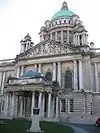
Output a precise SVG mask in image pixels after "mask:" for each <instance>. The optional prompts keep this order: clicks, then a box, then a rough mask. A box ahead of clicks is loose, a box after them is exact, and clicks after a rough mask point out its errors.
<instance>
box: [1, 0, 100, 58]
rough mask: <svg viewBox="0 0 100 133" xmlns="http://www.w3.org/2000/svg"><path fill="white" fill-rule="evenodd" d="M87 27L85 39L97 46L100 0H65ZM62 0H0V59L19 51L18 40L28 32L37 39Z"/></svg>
mask: <svg viewBox="0 0 100 133" xmlns="http://www.w3.org/2000/svg"><path fill="white" fill-rule="evenodd" d="M65 1H66V2H67V3H68V8H69V9H70V10H71V11H73V12H74V13H75V14H77V15H78V16H79V17H80V20H82V22H83V24H84V26H85V28H86V30H87V31H88V35H89V38H88V41H89V42H91V41H92V42H94V43H95V47H96V48H97V47H100V39H99V38H100V37H99V32H100V15H99V12H100V8H99V7H100V1H99V0H65ZM63 2H64V0H0V60H1V59H6V58H7V59H8V58H15V57H16V55H17V54H19V53H20V40H22V39H23V38H24V36H25V35H26V34H27V33H29V34H30V36H31V37H32V41H33V42H34V44H37V43H39V41H40V39H39V34H38V33H39V31H40V28H41V27H42V26H44V23H45V21H46V20H51V18H52V16H53V15H54V14H55V13H56V12H57V11H59V10H60V9H61V6H62V3H63Z"/></svg>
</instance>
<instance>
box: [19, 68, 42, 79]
mask: <svg viewBox="0 0 100 133" xmlns="http://www.w3.org/2000/svg"><path fill="white" fill-rule="evenodd" d="M42 76H43V75H42V74H41V73H39V72H36V71H33V70H30V71H27V72H25V73H24V74H23V75H22V76H21V77H23V78H41V77H42Z"/></svg>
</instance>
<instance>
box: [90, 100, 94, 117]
mask: <svg viewBox="0 0 100 133" xmlns="http://www.w3.org/2000/svg"><path fill="white" fill-rule="evenodd" d="M92 103H93V102H92V100H91V101H90V105H91V115H93V111H92Z"/></svg>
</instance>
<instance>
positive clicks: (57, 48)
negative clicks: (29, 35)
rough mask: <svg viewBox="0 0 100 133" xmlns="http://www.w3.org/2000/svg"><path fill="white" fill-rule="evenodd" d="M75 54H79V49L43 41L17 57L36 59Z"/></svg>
mask: <svg viewBox="0 0 100 133" xmlns="http://www.w3.org/2000/svg"><path fill="white" fill-rule="evenodd" d="M75 52H79V49H78V48H75V47H74V46H69V45H67V44H60V43H58V42H55V41H45V42H42V43H40V44H37V45H35V46H34V47H32V48H31V49H30V50H28V51H26V53H24V55H21V56H20V55H19V57H37V56H46V55H56V54H67V53H68V54H69V53H75Z"/></svg>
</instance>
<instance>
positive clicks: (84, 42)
mask: <svg viewBox="0 0 100 133" xmlns="http://www.w3.org/2000/svg"><path fill="white" fill-rule="evenodd" d="M83 44H84V45H85V44H86V41H85V34H83Z"/></svg>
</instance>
